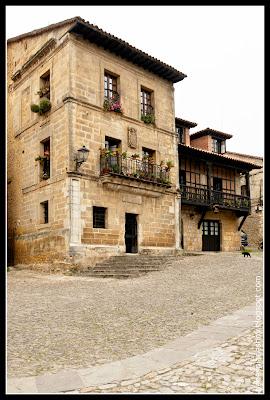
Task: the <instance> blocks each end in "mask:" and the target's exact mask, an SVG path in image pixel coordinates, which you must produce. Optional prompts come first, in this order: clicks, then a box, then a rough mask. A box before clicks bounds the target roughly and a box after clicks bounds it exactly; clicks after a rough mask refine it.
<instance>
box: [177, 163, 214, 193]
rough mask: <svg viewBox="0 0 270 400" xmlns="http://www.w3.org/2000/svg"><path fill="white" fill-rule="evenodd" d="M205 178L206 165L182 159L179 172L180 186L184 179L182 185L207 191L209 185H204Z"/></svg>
mask: <svg viewBox="0 0 270 400" xmlns="http://www.w3.org/2000/svg"><path fill="white" fill-rule="evenodd" d="M181 176H182V177H181ZM205 176H206V165H205V163H204V162H203V161H200V160H195V159H191V158H184V157H183V156H182V157H181V159H180V171H179V180H180V182H179V183H180V184H181V179H182V180H183V182H184V183H182V185H187V186H193V187H196V188H202V189H204V188H205V189H206V188H207V185H206V184H204V183H203V182H204V178H205Z"/></svg>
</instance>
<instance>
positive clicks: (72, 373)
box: [7, 303, 256, 394]
mask: <svg viewBox="0 0 270 400" xmlns="http://www.w3.org/2000/svg"><path fill="white" fill-rule="evenodd" d="M255 313H256V303H253V304H251V305H249V306H246V307H244V308H242V309H240V310H237V311H235V312H234V313H233V314H230V315H226V316H224V317H221V318H219V319H217V320H215V321H213V322H211V323H210V324H209V325H206V326H202V327H200V328H198V329H197V330H195V331H193V332H191V333H189V334H188V335H186V336H181V337H179V338H178V339H175V340H173V341H171V342H169V343H167V344H166V345H165V346H163V347H160V348H156V349H154V350H151V351H149V352H147V353H145V354H143V355H138V356H134V357H130V358H127V359H124V360H120V361H115V362H111V363H107V364H104V365H100V366H97V367H90V368H84V369H76V370H75V369H68V370H62V371H59V372H57V373H55V374H45V375H41V376H36V377H25V378H11V379H8V381H7V394H13V393H60V392H67V391H72V390H76V389H81V388H84V387H87V386H99V385H107V384H110V383H113V382H119V381H122V380H133V379H136V378H137V379H138V378H139V377H140V376H143V375H145V374H147V373H150V372H152V371H157V370H159V369H163V368H170V367H171V366H173V365H174V364H176V363H179V362H181V361H183V360H185V359H187V358H190V357H193V356H196V355H197V354H198V353H200V352H202V351H204V350H206V349H209V348H211V347H213V346H215V345H217V344H218V343H220V342H223V341H226V340H227V339H228V338H230V337H233V336H237V335H239V334H241V333H242V332H243V331H245V330H246V329H248V328H250V327H252V326H255Z"/></svg>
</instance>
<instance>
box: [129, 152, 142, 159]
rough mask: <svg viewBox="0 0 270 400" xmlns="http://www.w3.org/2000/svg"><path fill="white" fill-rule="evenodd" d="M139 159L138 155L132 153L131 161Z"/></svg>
mask: <svg viewBox="0 0 270 400" xmlns="http://www.w3.org/2000/svg"><path fill="white" fill-rule="evenodd" d="M139 157H140V155H139V154H138V153H134V154H132V155H131V158H133V160H136V159H137V158H139Z"/></svg>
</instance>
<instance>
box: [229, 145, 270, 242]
mask: <svg viewBox="0 0 270 400" xmlns="http://www.w3.org/2000/svg"><path fill="white" fill-rule="evenodd" d="M226 155H228V156H229V157H231V158H235V159H238V160H243V161H247V162H251V163H253V164H256V165H257V166H258V167H260V169H253V170H251V171H250V173H249V181H250V202H251V209H250V215H249V216H248V217H247V219H246V220H245V222H244V224H243V226H242V232H243V233H244V234H245V235H246V236H247V242H248V244H249V246H251V247H255V248H257V247H259V246H260V244H261V243H262V241H263V158H262V157H257V156H251V155H248V154H241V153H234V152H229V151H228V152H227V153H226ZM240 185H241V193H242V194H244V195H245V194H246V185H245V180H244V177H241V179H240Z"/></svg>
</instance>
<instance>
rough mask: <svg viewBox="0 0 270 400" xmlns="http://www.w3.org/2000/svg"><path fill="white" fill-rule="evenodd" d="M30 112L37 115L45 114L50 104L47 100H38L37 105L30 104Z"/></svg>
mask: <svg viewBox="0 0 270 400" xmlns="http://www.w3.org/2000/svg"><path fill="white" fill-rule="evenodd" d="M30 107H31V111H32V112H34V113H39V115H42V114H45V113H46V112H48V111H50V109H51V107H52V104H51V102H50V100H49V99H43V100H40V102H39V105H38V104H31V106H30Z"/></svg>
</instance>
